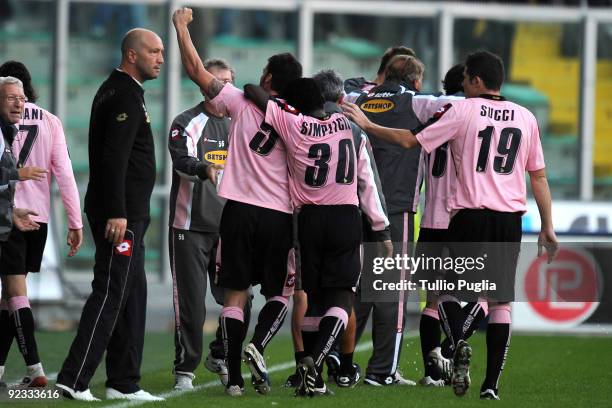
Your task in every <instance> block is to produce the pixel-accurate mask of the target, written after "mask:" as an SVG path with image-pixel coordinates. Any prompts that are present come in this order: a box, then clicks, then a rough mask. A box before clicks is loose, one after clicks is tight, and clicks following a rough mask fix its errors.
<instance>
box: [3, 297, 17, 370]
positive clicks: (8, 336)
mask: <svg viewBox="0 0 612 408" xmlns="http://www.w3.org/2000/svg"><path fill="white" fill-rule="evenodd" d="M14 335H15V331H14V326H13V323H12V322H11V318H10V315H9V310H8V302H7V301H6V300H4V299H2V300H0V367H2V368H1V369H0V371H2V372H3V371H4V364H5V363H6V359H7V357H8V353H9V350H10V349H11V344H12V343H13V337H14ZM2 372H0V377H2V374H3V373H2Z"/></svg>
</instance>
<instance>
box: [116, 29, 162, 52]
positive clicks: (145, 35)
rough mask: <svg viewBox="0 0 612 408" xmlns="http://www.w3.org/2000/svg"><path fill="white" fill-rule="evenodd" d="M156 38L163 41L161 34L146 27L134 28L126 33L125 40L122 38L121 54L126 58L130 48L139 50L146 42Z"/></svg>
mask: <svg viewBox="0 0 612 408" xmlns="http://www.w3.org/2000/svg"><path fill="white" fill-rule="evenodd" d="M155 40H158V41H159V42H161V39H160V38H159V36H158V35H157V34H155V33H154V32H153V31H151V30H147V29H146V28H133V29H131V30H130V31H128V32H127V33H125V35H124V36H123V40H121V55H122V56H123V57H124V58H125V56H126V54H127V52H128V51H129V50H138V49H139V48H142V46H143V44H145V43H146V42H151V41H155Z"/></svg>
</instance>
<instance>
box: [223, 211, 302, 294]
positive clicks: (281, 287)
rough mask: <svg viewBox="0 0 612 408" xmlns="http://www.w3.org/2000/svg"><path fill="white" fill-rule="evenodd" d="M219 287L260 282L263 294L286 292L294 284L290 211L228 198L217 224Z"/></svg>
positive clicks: (236, 288) (244, 287)
mask: <svg viewBox="0 0 612 408" xmlns="http://www.w3.org/2000/svg"><path fill="white" fill-rule="evenodd" d="M219 232H220V235H221V243H220V249H219V250H220V251H221V265H220V270H219V275H218V284H219V286H221V287H222V288H226V289H233V290H246V289H248V288H249V286H251V285H253V286H254V285H258V284H261V293H262V294H263V295H264V296H266V297H271V296H281V295H283V296H288V295H291V294H292V293H289V291H292V290H293V287H294V285H295V271H294V270H292V268H291V267H290V266H289V264H290V263H291V262H290V261H291V259H290V255H291V256H293V254H290V250H291V248H292V221H291V214H286V213H284V212H281V211H276V210H271V209H268V208H263V207H257V206H255V205H251V204H246V203H241V202H238V201H232V200H228V201H227V203H226V204H225V207H224V208H223V214H222V215H221V226H220V231H219Z"/></svg>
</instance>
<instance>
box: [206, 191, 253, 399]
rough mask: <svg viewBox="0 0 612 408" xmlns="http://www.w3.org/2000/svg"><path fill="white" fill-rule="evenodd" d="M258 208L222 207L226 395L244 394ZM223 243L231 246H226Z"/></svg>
mask: <svg viewBox="0 0 612 408" xmlns="http://www.w3.org/2000/svg"><path fill="white" fill-rule="evenodd" d="M257 209H258V207H254V206H252V205H248V204H244V203H240V202H236V201H232V200H228V201H227V203H226V204H225V207H224V208H223V214H222V216H221V224H220V236H221V239H220V241H219V246H218V248H217V253H218V255H217V259H220V260H221V262H220V264H219V265H218V270H217V277H216V278H217V279H216V281H217V283H218V285H219V286H220V287H222V288H223V289H224V302H223V309H222V310H221V317H220V323H221V333H222V337H223V347H224V351H225V360H226V363H227V369H228V382H227V385H226V388H225V390H226V393H227V394H228V395H231V396H239V395H242V393H243V392H244V379H243V378H242V374H241V371H240V365H241V352H242V342H243V341H244V336H245V333H246V325H245V316H244V307H245V305H246V303H247V300H248V298H249V292H248V289H249V287H250V286H251V283H252V282H253V274H254V268H255V262H254V257H255V256H257V255H261V254H255V253H254V252H255V250H254V248H255V241H254V240H255V232H256V225H257V222H258V218H259V213H258V210H257ZM224 242H228V243H230V244H229V245H227V246H225V245H224Z"/></svg>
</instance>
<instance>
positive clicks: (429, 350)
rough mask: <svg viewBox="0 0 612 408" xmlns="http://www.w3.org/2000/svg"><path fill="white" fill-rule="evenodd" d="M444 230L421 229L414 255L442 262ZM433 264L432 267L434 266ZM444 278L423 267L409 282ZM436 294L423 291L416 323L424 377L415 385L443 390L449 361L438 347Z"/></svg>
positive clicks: (444, 246)
mask: <svg viewBox="0 0 612 408" xmlns="http://www.w3.org/2000/svg"><path fill="white" fill-rule="evenodd" d="M447 238H448V234H447V230H446V229H433V228H421V230H420V232H419V242H418V245H417V248H416V251H415V254H418V255H420V256H421V255H422V256H423V257H425V258H426V259H434V260H437V259H442V257H444V256H445V255H446V254H445V252H446V247H447V244H446V241H447ZM434 264H435V263H434ZM442 278H444V273H443V271H441V270H439V269H438V267H437V266H432V267H428V266H424V267H422V268H419V269H418V270H417V271H415V274H414V275H412V281H413V282H419V281H423V280H424V281H427V282H428V283H429V282H432V283H433V282H436V281H437V280H439V279H442ZM438 298H439V291H437V290H427V291H426V304H425V307H424V308H423V310H422V311H421V319H420V322H419V338H420V340H421V355H422V358H423V364H424V365H423V366H424V369H425V374H424V376H423V378H422V379H421V380H420V381H419V384H421V385H425V386H438V387H440V386H444V384H445V381H449V380H450V374H451V366H450V361H449V360H448V359H446V358H444V357H443V356H442V353H441V347H440V336H441V330H440V317H439V313H438Z"/></svg>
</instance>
